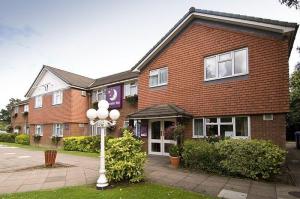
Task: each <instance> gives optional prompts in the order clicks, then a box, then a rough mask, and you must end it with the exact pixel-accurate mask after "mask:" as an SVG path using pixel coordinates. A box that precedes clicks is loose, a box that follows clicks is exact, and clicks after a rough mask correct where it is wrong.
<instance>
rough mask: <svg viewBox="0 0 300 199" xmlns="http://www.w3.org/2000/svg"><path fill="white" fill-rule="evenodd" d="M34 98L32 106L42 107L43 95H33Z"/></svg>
mask: <svg viewBox="0 0 300 199" xmlns="http://www.w3.org/2000/svg"><path fill="white" fill-rule="evenodd" d="M34 100H35V101H34V108H42V107H43V96H42V95H38V96H35V99H34Z"/></svg>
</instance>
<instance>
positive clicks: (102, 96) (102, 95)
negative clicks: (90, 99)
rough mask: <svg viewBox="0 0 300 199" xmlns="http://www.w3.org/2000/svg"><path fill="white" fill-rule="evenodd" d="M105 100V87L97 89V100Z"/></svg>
mask: <svg viewBox="0 0 300 199" xmlns="http://www.w3.org/2000/svg"><path fill="white" fill-rule="evenodd" d="M100 100H106V89H105V88H103V89H100V90H98V91H97V101H100Z"/></svg>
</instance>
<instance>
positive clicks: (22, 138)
mask: <svg viewBox="0 0 300 199" xmlns="http://www.w3.org/2000/svg"><path fill="white" fill-rule="evenodd" d="M15 142H16V143H17V144H23V145H29V144H30V139H29V135H26V134H19V135H17V136H16V138H15Z"/></svg>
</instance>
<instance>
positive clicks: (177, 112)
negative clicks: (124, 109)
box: [128, 104, 192, 119]
mask: <svg viewBox="0 0 300 199" xmlns="http://www.w3.org/2000/svg"><path fill="white" fill-rule="evenodd" d="M168 116H171V117H174V116H176V117H192V115H191V114H189V113H187V112H186V111H185V110H184V109H182V108H180V107H178V106H176V105H174V104H161V105H155V106H151V107H148V108H145V109H142V110H140V111H137V112H135V113H132V114H130V115H128V117H129V118H132V119H142V118H152V117H168Z"/></svg>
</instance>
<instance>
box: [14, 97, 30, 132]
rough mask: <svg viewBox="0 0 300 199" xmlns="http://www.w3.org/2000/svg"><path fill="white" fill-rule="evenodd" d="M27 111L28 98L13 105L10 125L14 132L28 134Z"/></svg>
mask: <svg viewBox="0 0 300 199" xmlns="http://www.w3.org/2000/svg"><path fill="white" fill-rule="evenodd" d="M28 113H29V106H28V100H24V101H21V102H19V103H18V104H17V105H16V106H14V107H13V110H12V113H11V126H12V128H13V132H14V133H25V134H29V124H28Z"/></svg>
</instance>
